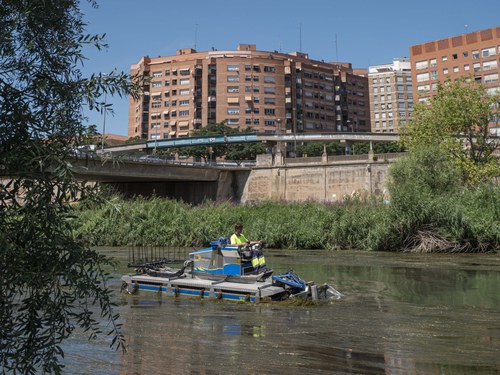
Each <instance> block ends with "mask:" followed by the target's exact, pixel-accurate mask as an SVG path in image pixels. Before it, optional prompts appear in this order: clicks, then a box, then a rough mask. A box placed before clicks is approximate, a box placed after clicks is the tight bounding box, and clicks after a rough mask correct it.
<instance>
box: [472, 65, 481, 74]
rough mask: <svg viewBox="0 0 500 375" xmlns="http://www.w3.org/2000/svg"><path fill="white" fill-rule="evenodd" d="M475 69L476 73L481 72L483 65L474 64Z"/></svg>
mask: <svg viewBox="0 0 500 375" xmlns="http://www.w3.org/2000/svg"><path fill="white" fill-rule="evenodd" d="M473 68H474V71H475V72H479V71H481V63H474V65H473Z"/></svg>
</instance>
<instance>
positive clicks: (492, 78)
mask: <svg viewBox="0 0 500 375" xmlns="http://www.w3.org/2000/svg"><path fill="white" fill-rule="evenodd" d="M491 82H498V73H494V74H486V75H485V76H484V83H491Z"/></svg>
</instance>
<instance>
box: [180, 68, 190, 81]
mask: <svg viewBox="0 0 500 375" xmlns="http://www.w3.org/2000/svg"><path fill="white" fill-rule="evenodd" d="M179 73H180V74H181V76H188V75H189V73H190V70H189V68H186V69H180V70H179ZM181 85H182V83H181Z"/></svg>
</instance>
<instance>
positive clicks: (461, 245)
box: [76, 148, 500, 252]
mask: <svg viewBox="0 0 500 375" xmlns="http://www.w3.org/2000/svg"><path fill="white" fill-rule="evenodd" d="M389 192H390V197H391V198H390V201H389V202H387V201H386V202H384V201H382V200H380V199H378V198H377V197H374V196H368V195H365V196H363V195H359V196H355V197H345V199H344V201H343V202H341V203H330V204H322V203H315V202H305V203H285V202H261V203H258V204H254V205H242V206H237V205H236V204H234V203H231V202H209V201H207V202H205V203H204V204H201V205H198V206H192V205H189V204H186V203H183V202H179V201H174V200H169V199H165V198H159V197H153V198H148V199H146V198H136V199H134V200H124V199H121V198H119V197H116V196H114V197H109V204H107V205H105V206H95V207H94V206H93V205H92V204H88V205H85V206H81V207H80V208H79V210H78V220H79V222H80V223H81V225H80V226H76V227H77V228H78V229H76V230H77V233H76V234H77V235H78V236H80V237H82V238H85V239H87V240H88V241H89V244H90V245H94V246H127V245H140V246H190V245H191V244H192V243H195V244H196V245H202V244H203V243H206V242H208V241H210V240H214V239H217V238H219V237H220V236H229V235H230V234H231V233H232V229H233V226H234V224H235V223H237V222H242V223H244V225H245V233H246V235H247V237H251V238H254V239H261V238H262V239H264V240H265V241H266V246H267V247H270V248H292V249H322V248H326V249H360V250H376V251H419V252H430V251H434V252H465V251H467V252H476V251H479V252H480V251H496V250H498V249H499V247H500V188H499V187H498V185H495V184H492V183H481V184H475V185H469V184H465V183H464V182H463V179H462V175H461V171H460V170H459V169H458V168H456V167H455V166H454V164H453V163H452V162H451V161H450V159H449V158H447V156H446V155H445V154H444V153H443V152H441V151H440V150H439V149H433V148H428V149H422V150H419V151H416V152H415V153H412V154H411V155H410V156H408V157H406V158H403V159H401V160H400V161H398V162H397V163H395V164H394V165H393V166H392V168H391V172H390V182H389Z"/></svg>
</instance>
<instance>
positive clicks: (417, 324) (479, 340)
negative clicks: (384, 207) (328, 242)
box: [70, 251, 500, 375]
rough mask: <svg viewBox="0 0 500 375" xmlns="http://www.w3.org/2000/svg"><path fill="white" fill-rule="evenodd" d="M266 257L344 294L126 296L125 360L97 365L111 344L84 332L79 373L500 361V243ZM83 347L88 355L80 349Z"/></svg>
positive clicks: (382, 370) (427, 369)
mask: <svg viewBox="0 0 500 375" xmlns="http://www.w3.org/2000/svg"><path fill="white" fill-rule="evenodd" d="M267 258H268V263H270V264H272V266H273V268H274V269H275V270H276V271H277V272H281V271H287V270H289V269H294V270H295V271H297V272H298V273H299V275H301V276H302V277H303V278H305V279H306V280H315V281H317V282H319V283H322V282H328V283H331V284H333V285H334V286H335V287H336V288H338V289H339V290H340V291H342V292H343V293H345V294H346V297H345V298H344V299H342V300H340V301H332V302H329V303H324V304H321V305H318V306H312V307H311V306H309V307H299V306H293V305H283V304H278V303H272V304H257V305H255V304H246V303H227V302H226V303H221V302H213V301H206V300H186V299H178V300H176V299H174V298H167V297H161V296H159V295H157V294H153V293H152V294H142V295H137V296H128V295H127V296H121V297H120V300H119V302H120V303H121V307H120V312H121V315H122V322H123V325H124V333H125V334H126V336H127V341H128V345H129V351H128V353H127V354H126V355H123V356H121V355H120V354H109V351H107V352H106V353H107V354H108V355H109V359H110V361H111V362H112V363H115V362H116V363H115V365H109V364H108V365H107V366H102V367H101V370H102V371H101V372H96V371H95V367H89V366H92V365H91V363H92V359H93V358H97V359H99V358H101V356H102V355H103V354H102V353H103V352H102V351H100V350H99V349H96V347H95V346H90V345H89V344H84V343H83V342H82V341H79V340H78V339H75V340H74V341H73V342H72V343H71V345H70V358H73V359H75V358H77V361H78V362H79V365H78V368H74V369H75V371H73V373H79V372H78V371H83V372H81V373H89V372H92V373H103V374H112V373H123V374H146V373H149V374H235V373H241V374H257V373H259V374H292V375H293V374H497V373H500V360H499V355H498V354H499V353H500V322H499V320H498V316H499V312H500V298H499V295H498V285H500V284H499V281H500V279H499V278H500V258H499V257H498V256H496V255H491V256H490V255H486V256H485V255H480V256H476V255H468V256H421V255H419V256H417V255H411V254H406V255H394V254H369V253H356V252H336V253H330V252H305V253H304V252H302V253H300V252H284V251H281V252H269V253H268V255H267ZM121 272H124V270H123V269H121V270H117V277H118V275H119V274H120V273H121ZM118 287H119V283H118V282H117V284H116V288H118ZM82 348H84V349H85V350H84V352H85V353H86V354H88V356H86V357H85V358H82V356H81V354H80V355H79V356H78V357H76V353H77V352H78V353H81V352H82V350H80V349H82ZM105 350H107V349H105ZM92 351H94V352H92ZM116 359H118V361H116ZM87 361H88V363H87ZM86 366H87V367H86ZM89 369H92V371H88V370H89Z"/></svg>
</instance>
